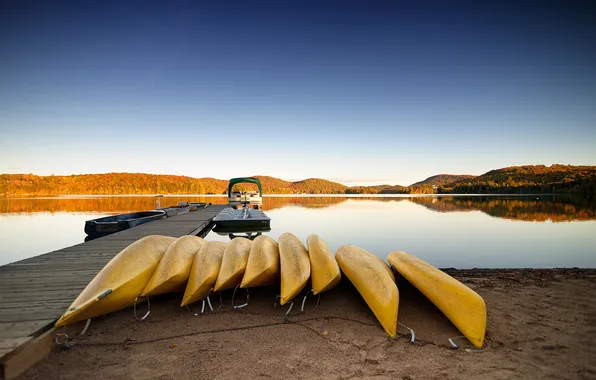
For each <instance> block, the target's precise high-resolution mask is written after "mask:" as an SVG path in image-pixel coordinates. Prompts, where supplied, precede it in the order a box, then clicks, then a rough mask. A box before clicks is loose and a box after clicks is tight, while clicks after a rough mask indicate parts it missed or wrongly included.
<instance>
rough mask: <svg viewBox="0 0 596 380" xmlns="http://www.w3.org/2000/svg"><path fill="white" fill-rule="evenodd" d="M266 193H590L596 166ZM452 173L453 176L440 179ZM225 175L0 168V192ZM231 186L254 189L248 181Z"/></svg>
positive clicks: (213, 184)
mask: <svg viewBox="0 0 596 380" xmlns="http://www.w3.org/2000/svg"><path fill="white" fill-rule="evenodd" d="M256 177H257V178H259V180H260V181H261V184H262V186H263V192H264V193H266V194H437V193H438V194H487V193H488V194H544V193H548V194H551V193H552V194H562V193H575V194H595V193H596V166H571V165H552V166H550V167H548V166H544V165H533V166H513V167H508V168H504V169H497V170H491V171H489V172H488V173H485V174H483V175H481V176H478V177H473V176H453V175H439V176H434V177H431V178H428V179H427V180H425V181H422V182H418V183H416V184H413V185H411V186H407V187H405V186H399V185H380V186H353V187H347V186H345V185H342V184H340V183H337V182H332V181H327V180H324V179H319V178H309V179H305V180H302V181H296V182H289V181H284V180H282V179H279V178H274V177H268V176H256ZM454 178H457V180H456V181H454V182H450V183H445V181H447V180H450V179H454ZM227 188H228V181H225V180H220V179H215V178H192V177H186V176H174V175H157V174H143V173H107V174H82V175H70V176H54V175H51V176H37V175H33V174H1V175H0V194H1V195H2V196H4V197H14V196H53V195H75V194H76V195H85V194H93V195H122V194H225V193H226V192H227ZM235 189H241V190H256V186H255V185H252V184H242V185H239V186H238V187H237V188H235Z"/></svg>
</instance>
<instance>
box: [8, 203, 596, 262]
mask: <svg viewBox="0 0 596 380" xmlns="http://www.w3.org/2000/svg"><path fill="white" fill-rule="evenodd" d="M226 200H227V199H226V198H225V197H199V196H195V197H189V196H179V197H163V198H160V202H161V205H162V206H167V205H171V204H177V203H178V202H180V201H193V202H194V201H197V202H212V203H226ZM154 207H155V198H152V197H77V198H34V199H0V264H6V263H9V262H13V261H16V260H20V259H23V258H26V257H30V256H34V255H38V254H42V253H45V252H49V251H52V250H55V249H60V248H62V247H66V246H69V245H73V244H77V243H80V242H82V241H83V239H84V238H85V233H84V231H83V226H84V221H85V220H88V219H94V218H98V217H100V216H102V215H109V214H114V213H124V212H130V211H139V210H147V209H152V208H154ZM264 209H265V210H266V213H267V215H268V216H269V217H271V219H272V221H271V231H269V232H265V233H263V234H266V235H268V236H271V237H272V238H274V239H277V238H278V237H279V236H280V235H281V234H282V233H284V232H292V233H294V234H296V235H297V236H298V237H299V238H301V239H302V240H303V241H304V240H306V237H307V236H308V235H309V234H311V233H316V234H318V235H320V236H321V237H322V238H323V239H324V240H325V241H326V242H327V243H328V244H329V246H330V248H331V249H332V250H336V249H337V248H338V247H339V246H341V245H343V244H354V245H358V246H361V247H363V248H366V249H367V250H369V251H371V252H373V253H375V254H377V255H379V256H380V257H382V258H386V256H387V254H388V253H389V252H391V251H392V250H400V249H401V250H406V251H409V252H410V253H412V254H415V255H418V256H420V257H422V258H424V259H426V260H428V261H429V262H431V263H432V264H434V265H436V266H439V267H458V268H470V267H556V266H560V267H570V266H578V267H596V248H595V247H596V207H595V204H594V201H593V200H592V199H585V198H575V197H563V196H562V197H558V196H557V197H554V198H552V197H549V198H545V197H543V196H540V198H539V199H536V197H533V198H530V197H523V198H522V197H485V196H482V197H480V196H479V197H454V196H445V197H436V196H428V197H420V196H419V197H384V198H378V197H359V198H348V197H318V196H317V197H265V198H264ZM570 221H574V222H575V223H558V222H570ZM207 239H209V240H220V241H229V239H230V236H229V234H223V235H218V234H216V233H215V232H210V233H209V234H208V235H207Z"/></svg>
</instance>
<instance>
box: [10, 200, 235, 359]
mask: <svg viewBox="0 0 596 380" xmlns="http://www.w3.org/2000/svg"><path fill="white" fill-rule="evenodd" d="M224 207H225V205H211V206H208V207H206V208H203V209H200V210H197V211H195V212H190V213H187V214H183V215H178V216H175V217H172V218H167V219H162V220H157V221H154V222H150V223H146V224H142V225H140V226H137V227H134V228H131V229H128V230H125V231H121V232H118V233H115V234H112V235H108V236H105V237H102V238H98V239H95V240H91V241H88V242H84V243H80V244H76V245H73V246H71V247H66V248H63V249H59V250H55V251H52V252H48V253H44V254H41V255H39V256H35V257H31V258H27V259H24V260H21V261H18V262H15V263H11V264H7V265H3V266H0V363H4V359H5V358H9V357H11V353H12V352H13V351H15V350H17V349H18V348H19V347H20V346H21V345H23V344H25V343H27V342H29V341H31V340H32V339H33V338H34V337H36V336H38V335H39V334H41V333H42V332H43V331H45V330H46V329H48V328H49V327H50V326H51V325H52V324H53V323H54V322H55V321H56V320H57V319H58V318H59V317H60V315H61V314H62V312H63V311H64V310H66V308H67V307H68V306H69V305H70V304H71V303H72V301H73V300H74V298H75V297H76V296H78V295H79V293H80V292H81V291H82V290H83V289H84V288H85V286H86V285H87V284H88V283H89V281H91V280H92V279H93V277H94V276H95V275H96V274H97V272H99V271H100V270H101V268H103V267H104V266H105V264H107V263H108V261H110V260H111V259H112V258H113V257H114V256H115V255H116V254H118V252H120V251H121V250H122V249H124V248H125V247H127V246H128V245H130V244H131V243H133V242H134V241H136V240H138V239H140V238H142V237H145V236H149V235H165V236H173V237H180V236H184V235H188V234H196V233H198V232H199V231H201V230H203V229H205V228H206V227H208V226H209V225H210V223H211V221H212V219H213V218H214V217H215V216H216V215H217V214H218V213H219V212H220V211H221V210H222V209H223V208H224ZM15 352H16V351H15Z"/></svg>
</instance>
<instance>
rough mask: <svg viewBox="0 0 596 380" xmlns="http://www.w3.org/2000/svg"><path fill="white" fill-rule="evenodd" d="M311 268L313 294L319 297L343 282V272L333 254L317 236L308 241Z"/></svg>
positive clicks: (312, 236) (310, 237) (309, 238)
mask: <svg viewBox="0 0 596 380" xmlns="http://www.w3.org/2000/svg"><path fill="white" fill-rule="evenodd" d="M306 246H307V247H308V257H309V259H310V267H311V282H312V292H313V294H314V295H317V294H319V293H322V292H326V291H328V290H331V289H332V288H334V287H335V286H336V285H337V284H338V283H339V281H340V280H341V271H340V270H339V265H338V264H337V260H335V256H334V255H333V252H331V250H330V249H329V247H328V246H327V244H325V242H324V241H323V239H321V238H320V237H318V236H317V235H310V236H309V237H308V238H307V239H306Z"/></svg>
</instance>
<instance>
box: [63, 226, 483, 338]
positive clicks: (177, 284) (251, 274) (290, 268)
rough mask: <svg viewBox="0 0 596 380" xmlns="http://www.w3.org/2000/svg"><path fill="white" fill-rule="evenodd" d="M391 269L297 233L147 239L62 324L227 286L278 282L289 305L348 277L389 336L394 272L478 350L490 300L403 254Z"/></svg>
mask: <svg viewBox="0 0 596 380" xmlns="http://www.w3.org/2000/svg"><path fill="white" fill-rule="evenodd" d="M388 261H389V264H390V265H387V263H386V262H385V261H383V260H382V259H381V258H379V257H378V256H375V255H373V254H372V253H370V252H367V251H366V250H364V249H362V248H359V247H356V246H352V245H344V246H342V247H340V248H339V249H338V250H337V252H336V253H335V255H334V254H333V253H332V252H331V250H330V249H329V247H328V246H327V244H326V243H325V242H324V241H323V240H322V239H321V238H319V237H318V236H316V235H310V236H309V237H308V238H307V240H306V245H304V244H303V243H302V241H301V240H300V239H298V238H297V237H296V236H294V235H293V234H290V233H285V234H283V235H281V236H280V237H279V239H278V240H277V241H275V240H274V239H272V238H270V237H269V236H264V235H262V236H259V237H257V238H256V239H254V241H251V240H249V239H246V238H242V237H238V238H235V239H233V240H231V241H230V242H228V243H227V244H226V243H223V242H211V241H206V240H203V239H201V238H199V237H196V236H183V237H181V238H178V239H176V238H172V237H167V236H158V235H155V236H147V237H145V238H142V239H140V240H138V241H136V242H134V243H132V244H131V245H130V246H128V247H127V248H125V249H124V250H122V251H121V252H120V253H119V254H118V255H116V256H115V257H114V258H113V259H112V260H111V261H110V262H109V263H108V264H107V265H106V266H105V267H104V268H103V269H102V270H101V271H100V272H99V273H98V274H97V276H96V277H95V278H94V279H93V280H92V281H91V282H90V283H89V285H87V287H86V288H85V289H84V290H83V292H82V293H81V294H80V295H79V296H78V297H77V299H76V300H75V301H74V302H73V303H72V305H71V306H70V307H69V308H68V310H67V311H66V312H65V313H64V315H63V316H62V317H61V318H60V319H59V320H58V322H57V323H56V326H62V325H67V324H70V323H74V322H77V321H81V320H85V319H88V318H94V317H97V316H100V315H103V314H107V313H110V312H113V311H117V310H121V309H124V308H126V307H130V306H132V305H133V304H135V303H136V302H137V300H138V298H139V297H142V296H153V295H158V294H164V293H171V292H183V294H184V295H183V297H182V302H181V306H186V305H189V304H192V303H194V302H197V301H200V300H204V299H206V298H207V297H208V296H209V295H210V294H212V293H213V292H220V291H222V290H225V289H234V288H236V287H238V286H239V287H240V288H252V287H259V286H268V285H278V284H279V287H280V288H279V289H280V298H281V302H280V303H281V304H282V305H284V304H286V303H289V302H292V300H293V299H294V298H295V297H296V296H298V295H299V294H300V293H301V292H303V290H305V287H306V286H307V284H309V281H310V287H311V289H308V290H311V291H312V293H313V294H315V295H316V294H320V293H322V292H325V291H328V290H331V289H332V288H333V287H335V286H336V285H337V284H338V283H339V281H340V280H341V277H342V273H343V275H345V276H346V277H347V278H348V280H349V281H350V282H351V283H352V284H353V285H354V286H355V288H356V289H357V290H358V292H359V293H360V295H361V296H362V297H363V299H364V300H365V301H366V303H367V305H368V306H369V308H370V309H371V310H372V312H373V313H374V315H375V316H376V318H377V319H378V321H379V322H380V324H381V326H382V327H383V328H384V329H385V331H386V332H387V334H389V335H390V336H391V337H394V336H395V335H396V333H397V319H398V309H399V291H398V288H397V285H396V282H395V275H394V272H393V270H392V268H393V269H395V271H396V272H397V273H398V274H399V275H401V276H402V277H404V278H405V279H406V280H407V281H409V282H410V283H411V284H413V285H414V286H415V287H416V288H418V289H419V290H420V292H421V293H422V294H424V295H425V296H426V297H427V298H428V299H429V300H430V301H431V302H433V303H434V304H435V305H436V306H437V308H439V310H441V311H442V312H443V313H444V314H445V316H447V318H448V319H449V320H450V321H451V322H452V323H453V324H454V325H455V326H456V327H457V328H458V329H459V330H460V331H461V332H462V334H463V335H464V336H465V337H467V338H468V340H470V342H471V343H472V344H474V345H475V346H476V347H482V345H483V342H484V334H485V330H486V307H485V304H484V300H483V299H482V298H481V297H480V296H479V295H478V294H477V293H476V292H474V291H473V290H471V289H470V288H468V287H467V286H465V285H464V284H462V283H461V282H459V281H457V280H456V279H454V278H453V277H451V276H449V275H447V274H446V273H444V272H442V271H440V270H439V269H437V268H435V267H433V266H432V265H430V264H428V263H426V262H424V261H423V260H421V259H419V258H416V257H414V256H412V255H410V254H408V253H405V252H403V251H396V252H392V253H391V254H389V256H388Z"/></svg>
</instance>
